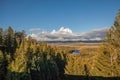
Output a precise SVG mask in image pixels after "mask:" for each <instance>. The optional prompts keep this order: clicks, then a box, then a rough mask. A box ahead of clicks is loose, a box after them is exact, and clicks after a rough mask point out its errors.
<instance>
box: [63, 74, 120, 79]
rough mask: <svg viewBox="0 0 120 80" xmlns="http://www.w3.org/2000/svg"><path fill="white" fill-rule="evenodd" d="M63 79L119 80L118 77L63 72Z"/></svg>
mask: <svg viewBox="0 0 120 80" xmlns="http://www.w3.org/2000/svg"><path fill="white" fill-rule="evenodd" d="M65 80H120V77H102V76H82V75H67V74H65Z"/></svg>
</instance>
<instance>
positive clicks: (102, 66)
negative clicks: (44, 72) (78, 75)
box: [91, 11, 120, 77]
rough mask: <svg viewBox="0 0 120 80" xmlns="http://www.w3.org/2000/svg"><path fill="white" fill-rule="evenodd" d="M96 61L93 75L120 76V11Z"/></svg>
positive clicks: (92, 71)
mask: <svg viewBox="0 0 120 80" xmlns="http://www.w3.org/2000/svg"><path fill="white" fill-rule="evenodd" d="M95 60H96V61H95V62H94V66H93V69H92V70H91V75H95V76H105V77H116V76H120V67H119V66H120V11H119V12H118V14H117V16H116V18H115V22H114V26H112V27H111V28H110V29H109V31H108V33H107V36H106V38H105V42H104V43H103V45H102V46H101V48H100V51H99V52H98V55H97V57H96V59H95Z"/></svg>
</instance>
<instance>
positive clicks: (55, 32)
mask: <svg viewBox="0 0 120 80" xmlns="http://www.w3.org/2000/svg"><path fill="white" fill-rule="evenodd" d="M71 33H72V30H71V29H69V28H64V27H61V28H60V29H59V30H58V31H56V30H53V31H52V32H51V34H71Z"/></svg>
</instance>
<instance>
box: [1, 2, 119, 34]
mask: <svg viewBox="0 0 120 80" xmlns="http://www.w3.org/2000/svg"><path fill="white" fill-rule="evenodd" d="M119 9H120V0H0V27H2V28H3V29H7V28H8V26H11V27H12V28H13V29H14V30H16V31H21V30H25V31H26V33H28V34H29V33H30V32H31V30H33V29H34V30H39V31H40V30H42V31H50V32H51V31H52V30H54V29H55V30H59V29H60V27H61V26H63V27H65V28H70V29H71V30H72V31H73V32H88V31H91V30H93V29H99V28H106V27H110V26H112V25H113V23H114V19H115V16H116V14H117V12H118V10H119Z"/></svg>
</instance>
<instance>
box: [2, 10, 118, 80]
mask: <svg viewBox="0 0 120 80" xmlns="http://www.w3.org/2000/svg"><path fill="white" fill-rule="evenodd" d="M26 36H27V35H26V33H25V31H24V30H23V31H19V32H16V31H14V30H13V29H12V27H8V29H7V30H3V29H2V28H0V80H120V11H119V12H118V13H117V16H116V17H115V21H114V24H113V26H111V28H110V29H109V31H108V32H107V34H106V37H105V39H104V41H103V42H102V45H100V46H99V49H98V50H97V51H96V52H95V54H96V56H95V57H94V58H92V62H91V59H88V60H84V59H83V58H82V57H81V55H70V54H67V51H65V50H62V49H58V48H57V47H51V46H50V45H48V44H47V43H46V42H40V43H38V42H37V40H35V39H33V38H32V37H31V36H29V37H26Z"/></svg>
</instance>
